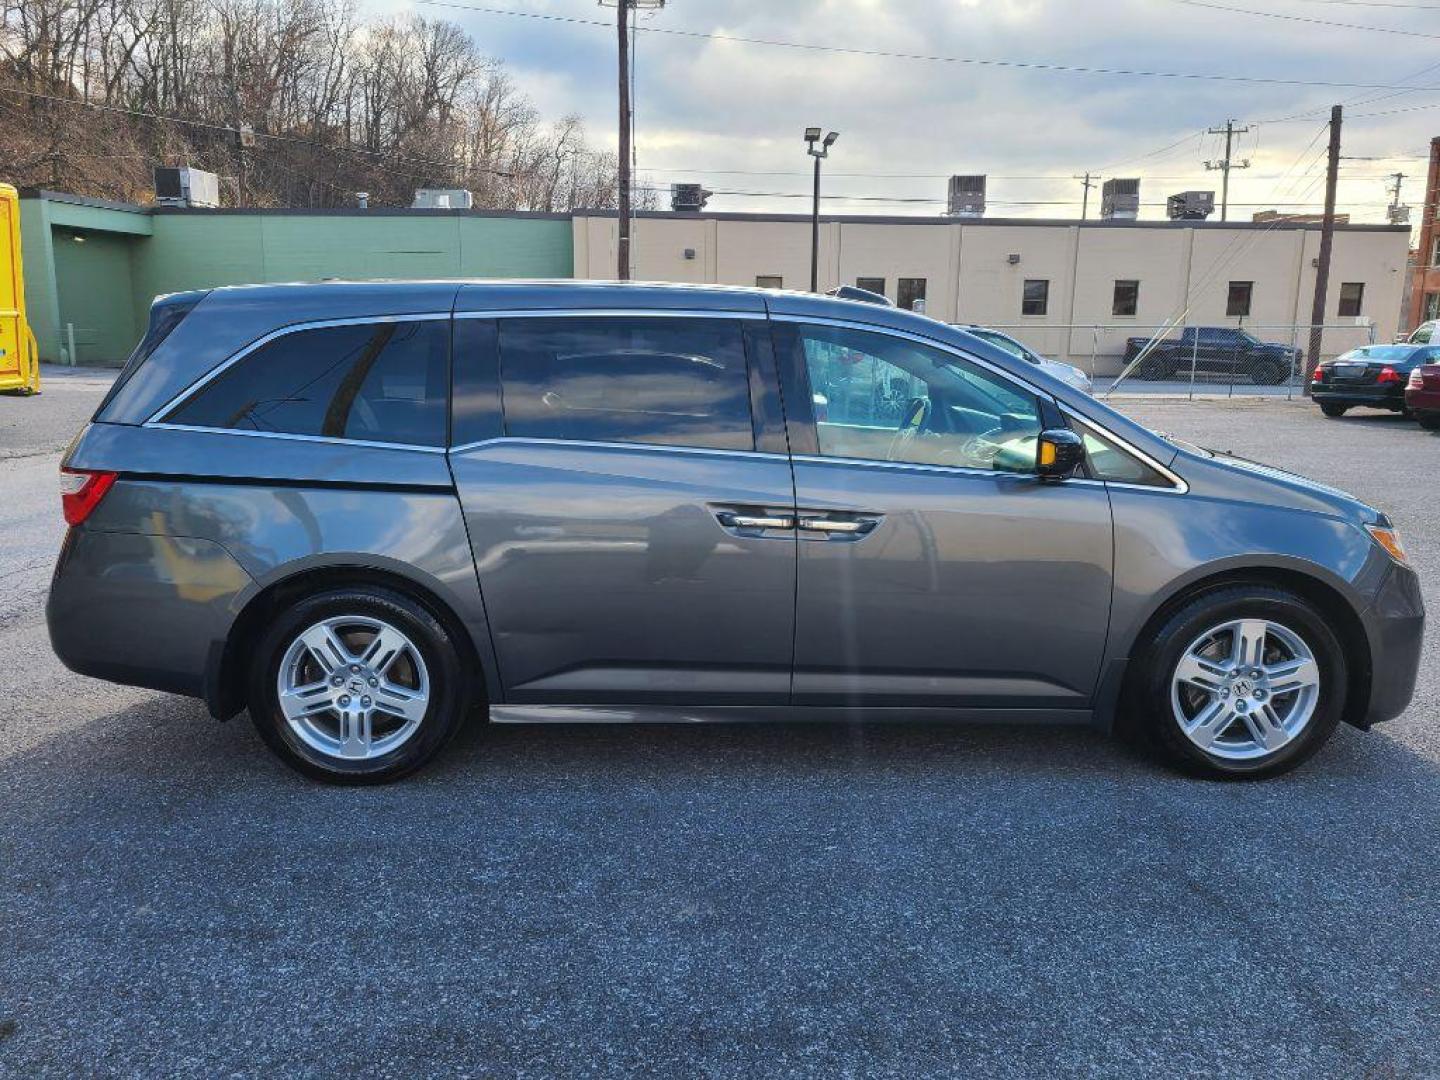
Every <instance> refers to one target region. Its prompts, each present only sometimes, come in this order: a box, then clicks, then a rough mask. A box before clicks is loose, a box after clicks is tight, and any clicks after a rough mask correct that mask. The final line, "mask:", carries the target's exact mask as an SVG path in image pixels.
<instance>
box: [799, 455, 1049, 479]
mask: <svg viewBox="0 0 1440 1080" xmlns="http://www.w3.org/2000/svg"><path fill="white" fill-rule="evenodd" d="M792 460H794V461H803V462H805V463H806V464H808V465H846V466H853V465H871V466H874V467H875V468H877V469H916V470H919V471H921V472H938V473H947V474H951V475H956V476H988V477H996V476H1011V477H1014V478H1015V479H1017V480H1033V481H1035V482H1037V483H1038V482H1039V481H1040V474H1039V473H1033V472H1010V471H1009V470H1007V469H975V468H971V467H969V466H968V465H926V464H923V463H921V462H918V461H877V460H875V459H874V458H852V457H826V456H825V455H823V454H796V455H794V457H793V458H792Z"/></svg>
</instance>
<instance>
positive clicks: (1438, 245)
mask: <svg viewBox="0 0 1440 1080" xmlns="http://www.w3.org/2000/svg"><path fill="white" fill-rule="evenodd" d="M1430 265H1431V266H1440V236H1437V237H1435V239H1434V240H1433V241H1431V245H1430Z"/></svg>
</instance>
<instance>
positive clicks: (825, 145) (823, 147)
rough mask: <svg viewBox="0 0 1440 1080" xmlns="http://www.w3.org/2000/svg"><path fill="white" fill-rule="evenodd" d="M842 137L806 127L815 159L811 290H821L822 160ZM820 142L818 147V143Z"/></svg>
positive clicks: (809, 150)
mask: <svg viewBox="0 0 1440 1080" xmlns="http://www.w3.org/2000/svg"><path fill="white" fill-rule="evenodd" d="M839 137H840V133H839V132H838V131H832V132H830V134H828V135H826V136H825V138H824V139H823V140H822V139H821V138H820V129H819V128H818V127H810V128H806V129H805V152H806V153H807V154H809V155H810V156H811V157H813V158H814V159H815V198H814V200H813V201H812V203H811V208H810V291H811V292H819V291H820V162H821V161H823V160H824V159H825V158H827V157H829V156H830V147H832V146H834V145H835V140H836V139H838V138H839ZM817 142H818V143H820V146H819V147H818V148H817V147H816V146H815V144H816V143H817Z"/></svg>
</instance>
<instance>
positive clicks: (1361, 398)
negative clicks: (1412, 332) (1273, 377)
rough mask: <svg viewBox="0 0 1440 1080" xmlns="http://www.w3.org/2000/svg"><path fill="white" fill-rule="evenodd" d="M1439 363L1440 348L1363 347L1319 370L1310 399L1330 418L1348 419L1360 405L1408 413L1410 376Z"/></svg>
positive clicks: (1423, 346)
mask: <svg viewBox="0 0 1440 1080" xmlns="http://www.w3.org/2000/svg"><path fill="white" fill-rule="evenodd" d="M1437 360H1440V346H1436V345H1408V344H1402V345H1362V346H1361V347H1360V348H1358V349H1351V350H1350V351H1349V352H1347V353H1344V354H1342V355H1340V356H1337V357H1336V358H1335V359H1334V360H1327V361H1325V363H1323V364H1321V365H1320V366H1319V367H1317V368H1316V369H1315V370H1314V372H1312V373H1311V375H1310V395H1311V396H1312V397H1313V398H1314V399H1315V403H1316V404H1317V405H1319V406H1320V411H1321V412H1323V413H1324V414H1325V415H1326V416H1344V415H1345V412H1346V410H1347V409H1352V408H1354V407H1355V406H1357V405H1364V406H1368V407H1369V408H1372V409H1389V410H1390V411H1391V412H1398V413H1404V412H1406V411H1407V410H1406V408H1405V383H1406V381H1407V380H1408V379H1409V378H1410V372H1411V371H1412V370H1413V369H1414V368H1416V367H1418V366H1419V365H1420V364H1433V363H1435V362H1436V361H1437Z"/></svg>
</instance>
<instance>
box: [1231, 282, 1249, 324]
mask: <svg viewBox="0 0 1440 1080" xmlns="http://www.w3.org/2000/svg"><path fill="white" fill-rule="evenodd" d="M1254 291H1255V283H1254V282H1253V281H1232V282H1230V291H1229V293H1228V294H1227V295H1226V297H1225V314H1226V315H1229V316H1231V317H1232V318H1239V319H1244V318H1248V317H1249V315H1250V297H1251V294H1252V293H1254Z"/></svg>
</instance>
